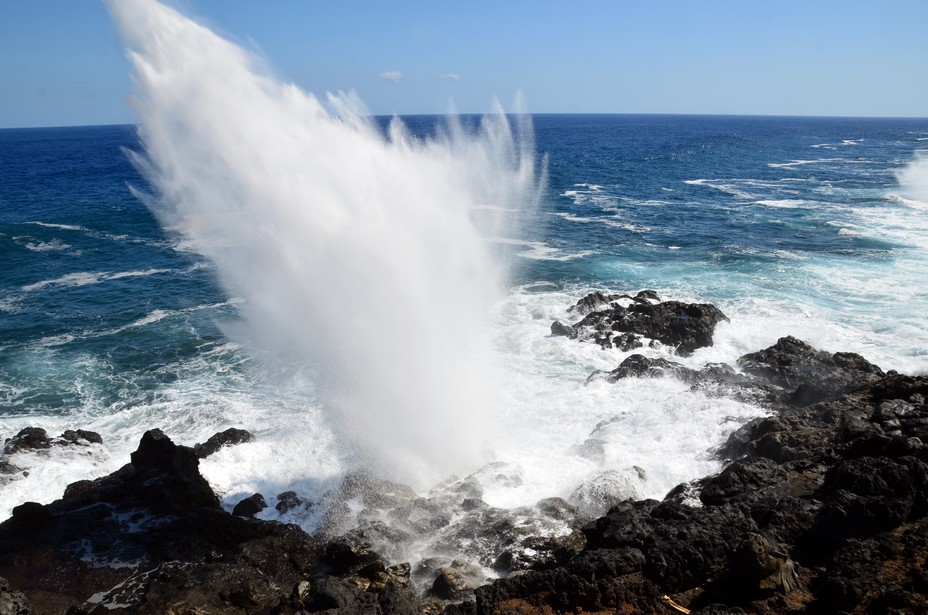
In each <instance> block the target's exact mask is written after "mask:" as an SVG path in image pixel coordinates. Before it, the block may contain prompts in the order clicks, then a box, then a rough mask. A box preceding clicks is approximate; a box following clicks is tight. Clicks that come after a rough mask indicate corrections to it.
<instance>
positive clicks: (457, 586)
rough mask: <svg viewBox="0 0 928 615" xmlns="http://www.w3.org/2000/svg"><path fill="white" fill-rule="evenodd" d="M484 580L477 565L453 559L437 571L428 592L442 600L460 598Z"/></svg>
mask: <svg viewBox="0 0 928 615" xmlns="http://www.w3.org/2000/svg"><path fill="white" fill-rule="evenodd" d="M485 582H486V577H485V576H484V574H483V571H481V570H480V568H478V567H477V566H474V565H473V564H468V563H467V562H461V561H453V562H451V565H450V566H447V567H445V568H442V569H440V570H439V571H438V576H437V577H436V578H435V581H434V582H433V583H432V587H431V588H430V589H429V594H430V595H432V596H435V597H436V598H441V599H442V600H462V599H464V598H465V597H466V596H467V595H469V594H470V593H471V592H472V591H473V590H475V589H477V588H478V587H479V586H481V585H483V584H484V583H485Z"/></svg>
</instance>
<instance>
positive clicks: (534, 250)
mask: <svg viewBox="0 0 928 615" xmlns="http://www.w3.org/2000/svg"><path fill="white" fill-rule="evenodd" d="M491 241H493V242H494V243H499V244H505V245H512V246H524V247H526V248H529V250H527V251H525V252H520V253H519V256H521V257H522V258H527V259H530V260H536V261H572V260H576V259H579V258H585V257H587V256H591V255H593V254H596V251H595V250H581V251H579V252H567V253H565V252H564V251H562V250H561V249H560V248H555V247H553V246H549V245H548V244H546V243H544V242H541V241H527V240H524V239H506V238H500V237H496V238H493V239H491Z"/></svg>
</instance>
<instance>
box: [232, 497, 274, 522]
mask: <svg viewBox="0 0 928 615" xmlns="http://www.w3.org/2000/svg"><path fill="white" fill-rule="evenodd" d="M265 508H267V502H266V501H265V500H264V496H262V495H261V494H260V493H254V494H252V495H250V496H248V497H247V498H244V499H242V500H240V501H239V502H238V504H236V505H235V507H234V508H233V509H232V514H233V515H235V516H236V517H254V516H255V515H256V514H258V513H259V512H261V511H262V510H264V509H265Z"/></svg>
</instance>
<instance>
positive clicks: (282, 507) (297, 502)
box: [274, 491, 311, 514]
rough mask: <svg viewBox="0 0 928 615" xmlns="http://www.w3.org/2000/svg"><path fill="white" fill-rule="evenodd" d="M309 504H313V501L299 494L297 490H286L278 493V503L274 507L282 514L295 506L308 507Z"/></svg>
mask: <svg viewBox="0 0 928 615" xmlns="http://www.w3.org/2000/svg"><path fill="white" fill-rule="evenodd" d="M309 506H311V503H310V502H307V501H306V500H304V499H303V498H301V497H300V496H298V495H297V494H296V491H284V492H283V493H280V494H278V495H277V504H276V505H275V506H274V508H276V509H277V512H279V513H280V514H284V513H287V512H290V511H291V510H293V509H295V508H300V507H304V508H306V507H309Z"/></svg>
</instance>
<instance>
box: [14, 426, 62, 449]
mask: <svg viewBox="0 0 928 615" xmlns="http://www.w3.org/2000/svg"><path fill="white" fill-rule="evenodd" d="M51 446H52V439H51V438H49V437H48V432H46V431H45V430H44V429H42V428H41V427H26V428H23V429H21V430H20V431H19V433H17V434H16V435H15V436H13V437H12V438H9V439H7V441H6V443H5V444H4V445H3V454H4V455H13V454H16V453H20V452H23V451H36V450H43V449H48V448H51Z"/></svg>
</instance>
